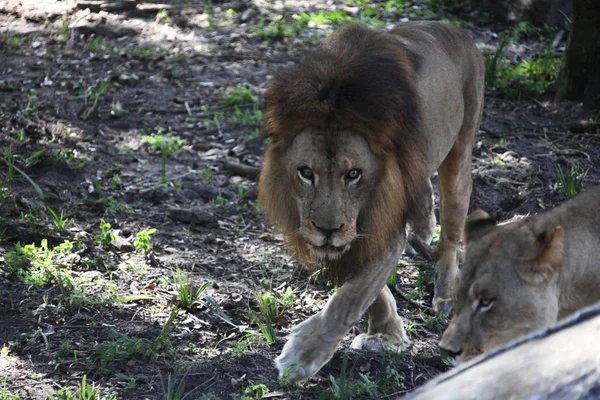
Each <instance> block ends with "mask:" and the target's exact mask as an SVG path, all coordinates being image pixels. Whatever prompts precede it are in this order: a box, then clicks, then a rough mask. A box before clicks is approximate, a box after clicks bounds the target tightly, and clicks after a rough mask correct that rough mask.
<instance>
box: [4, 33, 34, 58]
mask: <svg viewBox="0 0 600 400" xmlns="http://www.w3.org/2000/svg"><path fill="white" fill-rule="evenodd" d="M29 41H31V38H30V37H27V36H16V35H13V34H11V33H8V32H6V33H4V35H2V36H1V37H0V49H4V50H6V51H9V52H13V53H16V52H18V51H19V50H20V49H21V46H23V45H24V44H25V43H27V42H29Z"/></svg>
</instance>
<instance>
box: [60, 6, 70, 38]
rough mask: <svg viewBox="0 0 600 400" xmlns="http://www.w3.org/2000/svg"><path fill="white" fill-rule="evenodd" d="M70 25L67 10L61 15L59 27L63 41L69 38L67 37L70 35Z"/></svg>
mask: <svg viewBox="0 0 600 400" xmlns="http://www.w3.org/2000/svg"><path fill="white" fill-rule="evenodd" d="M70 25H71V15H70V14H69V13H68V12H65V13H64V14H63V16H62V27H61V33H62V37H63V40H64V41H65V42H66V41H67V40H69V37H70V36H71V28H70V27H69V26H70Z"/></svg>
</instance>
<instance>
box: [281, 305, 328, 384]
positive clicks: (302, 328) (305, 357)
mask: <svg viewBox="0 0 600 400" xmlns="http://www.w3.org/2000/svg"><path fill="white" fill-rule="evenodd" d="M338 343H339V339H337V338H336V337H335V336H333V335H332V333H331V332H327V331H326V330H325V329H324V323H323V321H322V320H321V318H320V317H319V315H318V314H317V315H314V316H312V317H311V318H309V319H307V320H306V321H304V322H302V323H301V324H299V325H297V326H296V327H295V328H294V330H293V333H292V334H291V335H290V336H289V339H288V341H287V343H286V344H285V346H283V350H282V351H281V354H280V355H279V357H277V358H276V359H275V365H276V366H277V369H278V370H279V379H288V380H291V381H302V380H304V379H306V378H309V377H311V376H312V375H314V374H315V373H316V372H317V371H318V370H319V369H321V367H322V366H323V365H325V363H327V361H329V359H330V358H331V357H332V356H333V353H334V352H335V350H336V347H337V344H338Z"/></svg>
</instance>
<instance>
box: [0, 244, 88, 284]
mask: <svg viewBox="0 0 600 400" xmlns="http://www.w3.org/2000/svg"><path fill="white" fill-rule="evenodd" d="M79 245H80V244H79V243H77V242H72V241H64V242H63V243H61V244H60V245H58V246H56V247H54V248H52V249H50V248H48V241H47V240H46V239H43V240H42V241H41V243H40V246H39V247H38V246H36V245H35V243H31V244H27V245H25V246H21V244H19V243H17V244H16V245H15V246H14V247H13V248H12V249H11V250H9V251H8V252H7V253H6V255H5V260H4V263H5V265H6V267H7V268H8V270H9V271H11V272H12V273H13V274H15V275H16V276H17V277H18V278H19V280H22V281H24V282H27V283H29V284H31V285H32V286H34V287H44V286H47V285H49V284H50V283H53V282H55V283H58V284H63V286H64V285H65V284H67V283H66V282H67V281H70V279H69V275H68V272H67V271H62V272H61V271H60V269H59V268H58V267H57V266H72V265H74V264H76V263H78V262H79V260H80V258H79V256H78V255H77V254H75V253H74V250H75V248H76V247H77V246H79ZM68 285H69V286H72V284H71V283H68Z"/></svg>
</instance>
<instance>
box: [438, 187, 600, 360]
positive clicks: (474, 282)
mask: <svg viewBox="0 0 600 400" xmlns="http://www.w3.org/2000/svg"><path fill="white" fill-rule="evenodd" d="M599 208H600V186H598V187H595V188H591V189H587V190H586V191H585V192H584V193H582V194H580V195H578V196H576V197H574V198H573V199H570V200H568V201H566V202H565V203H563V204H561V205H560V206H557V207H555V208H553V209H551V210H549V211H546V212H544V213H541V214H537V215H532V216H529V217H527V218H523V219H520V220H517V221H514V222H511V223H508V224H506V225H500V226H497V225H496V224H495V223H494V221H493V220H492V219H491V218H490V217H489V215H488V214H487V213H485V212H484V211H481V210H478V211H475V212H474V213H472V214H471V215H470V216H469V218H468V220H467V223H466V226H465V234H466V255H465V262H464V264H463V265H462V267H461V270H460V273H459V275H458V277H457V283H456V290H455V293H454V295H455V300H454V310H455V313H454V316H453V318H452V320H451V321H450V324H449V325H448V328H447V329H446V331H445V332H444V334H443V336H442V339H441V341H440V347H441V348H442V349H444V350H445V351H446V352H447V353H448V354H450V355H452V356H453V357H455V359H456V361H457V363H460V362H464V361H467V360H469V359H471V358H473V357H476V356H478V355H480V354H483V353H489V352H491V351H492V350H494V349H496V348H498V347H501V346H502V345H505V344H507V343H508V342H511V341H513V340H515V339H517V338H519V337H521V336H524V335H526V334H529V333H531V332H533V331H536V330H539V329H544V328H548V327H551V326H553V325H555V324H556V322H557V321H558V320H560V319H563V318H564V317H566V316H568V315H570V314H572V313H574V312H575V311H577V310H579V309H581V308H583V307H585V306H587V305H590V304H593V303H595V302H597V301H600V261H598V256H597V254H596V251H597V250H598V249H599V248H600V213H598V209H599Z"/></svg>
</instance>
